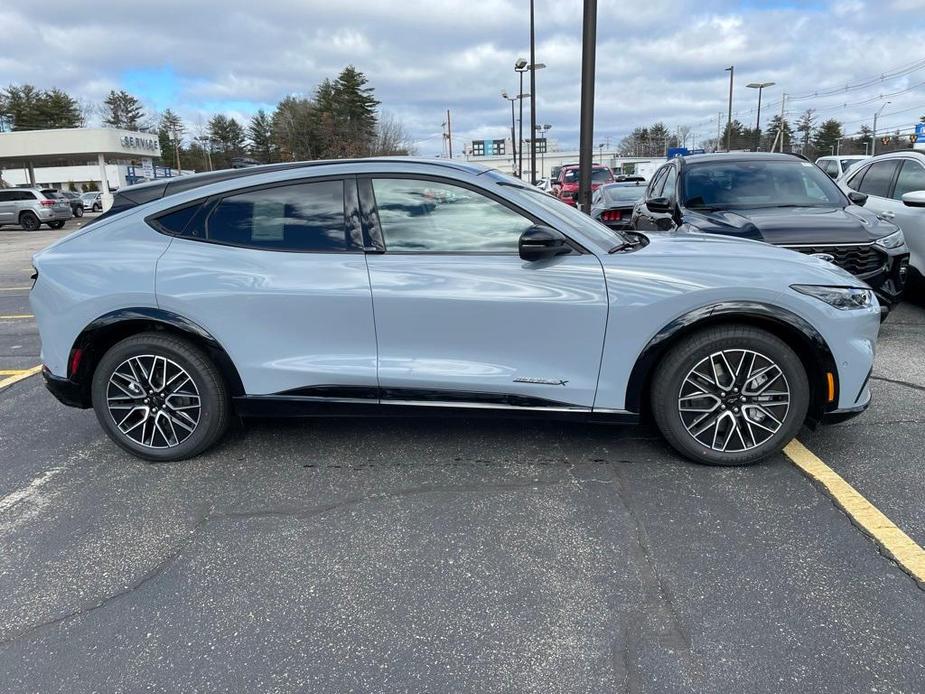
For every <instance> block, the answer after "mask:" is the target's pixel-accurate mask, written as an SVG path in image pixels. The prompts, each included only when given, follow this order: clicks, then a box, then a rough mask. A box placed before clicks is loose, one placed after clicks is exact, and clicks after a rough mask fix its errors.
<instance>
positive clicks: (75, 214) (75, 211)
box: [74, 207, 84, 217]
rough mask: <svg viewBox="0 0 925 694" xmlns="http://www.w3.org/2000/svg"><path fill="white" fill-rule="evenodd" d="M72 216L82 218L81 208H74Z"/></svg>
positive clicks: (82, 209)
mask: <svg viewBox="0 0 925 694" xmlns="http://www.w3.org/2000/svg"><path fill="white" fill-rule="evenodd" d="M74 216H75V217H83V216H84V208H82V207H75V208H74Z"/></svg>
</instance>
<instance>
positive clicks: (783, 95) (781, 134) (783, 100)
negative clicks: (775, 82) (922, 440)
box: [771, 93, 787, 153]
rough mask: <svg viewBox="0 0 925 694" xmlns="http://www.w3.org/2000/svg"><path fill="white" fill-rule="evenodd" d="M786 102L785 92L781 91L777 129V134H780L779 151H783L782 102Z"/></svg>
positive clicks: (772, 149)
mask: <svg viewBox="0 0 925 694" xmlns="http://www.w3.org/2000/svg"><path fill="white" fill-rule="evenodd" d="M786 103H787V94H786V93H783V94H781V95H780V125H779V127H778V129H777V132H778V134H779V135H780V151H781V153H783V151H784V133H785V131H784V104H786ZM771 151H772V152H773V151H774V148H773V147H771Z"/></svg>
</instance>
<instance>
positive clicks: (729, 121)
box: [724, 65, 736, 152]
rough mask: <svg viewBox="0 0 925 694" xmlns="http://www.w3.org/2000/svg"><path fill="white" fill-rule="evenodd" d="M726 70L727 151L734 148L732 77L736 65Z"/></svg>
mask: <svg viewBox="0 0 925 694" xmlns="http://www.w3.org/2000/svg"><path fill="white" fill-rule="evenodd" d="M724 72H728V73H729V118H728V119H727V120H726V151H727V152H728V151H729V150H731V149H732V78H733V77H734V76H735V74H736V66H735V65H730V66H729V67H727V68H726V69H725V70H724Z"/></svg>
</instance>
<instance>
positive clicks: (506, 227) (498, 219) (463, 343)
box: [359, 176, 607, 408]
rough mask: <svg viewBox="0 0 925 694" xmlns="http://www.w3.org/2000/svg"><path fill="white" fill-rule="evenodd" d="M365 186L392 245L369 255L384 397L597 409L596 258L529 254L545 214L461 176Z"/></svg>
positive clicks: (602, 296)
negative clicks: (529, 240) (523, 248)
mask: <svg viewBox="0 0 925 694" xmlns="http://www.w3.org/2000/svg"><path fill="white" fill-rule="evenodd" d="M359 183H360V190H361V193H360V199H361V200H362V201H363V202H364V206H366V205H367V201H369V203H368V207H367V209H364V217H365V218H366V220H367V224H368V225H370V226H371V227H372V229H373V231H374V233H375V235H376V236H380V234H381V239H382V241H383V242H384V252H383V253H381V254H375V253H370V254H368V255H367V262H368V265H369V274H370V283H371V286H372V292H373V305H374V309H375V317H376V335H377V339H378V344H379V383H380V386H381V389H382V390H381V394H382V399H383V402H387V401H390V400H391V401H404V402H406V403H407V402H414V403H420V404H425V403H430V404H434V403H440V404H446V403H458V404H463V405H472V404H479V405H484V406H489V407H492V406H494V407H550V408H556V407H565V408H575V407H577V408H590V407H591V406H592V405H593V403H594V395H595V390H596V387H597V377H598V372H599V369H600V362H601V350H602V346H603V342H604V329H605V325H606V320H607V292H606V287H605V284H604V274H603V269H602V267H601V264H600V261H599V260H598V259H597V258H596V257H595V256H594V255H592V254H590V253H587V252H583V251H582V250H580V248H579V247H577V246H576V247H575V250H573V251H572V252H571V253H570V254H568V255H563V256H559V257H557V258H555V259H552V260H546V261H540V262H527V261H524V260H521V258H520V256H519V254H518V240H519V238H520V235H521V234H522V233H523V232H524V230H526V229H527V228H529V227H530V226H532V225H533V224H534V223H535V222H536V221H537V220H534V219H531V218H529V217H528V216H527V215H526V214H525V213H523V212H521V211H518V210H516V209H513V208H512V207H511V206H510V205H509V204H507V203H506V202H504V201H502V200H501V199H500V198H494V197H491V196H489V195H487V194H485V193H484V192H482V191H479V190H476V189H473V188H469V187H466V186H463V185H460V184H457V183H451V182H448V181H445V180H443V179H424V178H414V177H411V176H407V177H400V178H399V177H381V178H379V177H376V178H372V179H361V180H360V181H359ZM373 199H374V200H375V202H374V203H373Z"/></svg>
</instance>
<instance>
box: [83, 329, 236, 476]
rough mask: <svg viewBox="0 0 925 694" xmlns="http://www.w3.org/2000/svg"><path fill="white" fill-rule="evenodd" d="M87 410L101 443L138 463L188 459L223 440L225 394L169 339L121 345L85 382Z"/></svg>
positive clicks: (191, 350)
mask: <svg viewBox="0 0 925 694" xmlns="http://www.w3.org/2000/svg"><path fill="white" fill-rule="evenodd" d="M92 399H93V409H94V410H95V411H96V416H97V419H98V420H99V422H100V424H101V425H102V427H103V429H104V430H105V431H106V433H107V435H108V436H109V437H110V438H111V439H112V440H113V441H114V442H115V443H117V444H118V445H119V446H121V447H122V448H124V449H125V450H127V451H129V452H130V453H133V454H135V455H136V456H139V457H141V458H145V459H147V460H153V461H170V460H182V459H184V458H190V457H193V456H195V455H198V454H199V453H202V452H203V451H205V450H206V449H207V448H209V447H210V446H212V445H213V444H214V443H215V442H216V441H218V439H219V438H220V437H221V436H222V434H223V433H224V432H225V429H226V428H227V426H228V419H229V413H230V406H229V399H228V392H227V390H226V388H225V384H224V381H223V380H222V377H221V374H220V373H219V372H218V370H217V369H216V367H215V365H214V364H213V363H212V361H211V360H210V359H209V358H208V357H207V356H206V355H205V354H204V353H203V352H202V351H201V350H200V349H199V348H198V347H196V346H195V345H193V344H191V343H190V342H188V341H187V340H184V339H182V338H178V337H175V336H173V335H164V334H159V333H144V334H141V335H136V336H133V337H129V338H126V339H125V340H122V341H121V342H119V343H117V344H116V345H114V346H113V347H112V348H110V349H109V351H108V352H106V354H105V355H104V356H103V358H102V359H101V360H100V363H99V364H98V366H97V368H96V371H95V372H94V375H93V383H92Z"/></svg>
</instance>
